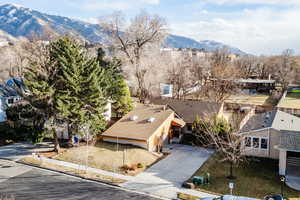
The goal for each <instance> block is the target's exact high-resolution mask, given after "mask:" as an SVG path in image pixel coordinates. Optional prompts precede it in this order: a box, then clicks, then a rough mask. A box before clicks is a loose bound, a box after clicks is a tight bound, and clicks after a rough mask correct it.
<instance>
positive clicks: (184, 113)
mask: <svg viewBox="0 0 300 200" xmlns="http://www.w3.org/2000/svg"><path fill="white" fill-rule="evenodd" d="M151 102H152V103H153V104H160V105H166V106H168V107H169V108H170V109H172V110H174V112H175V113H176V115H177V116H179V117H180V118H181V119H183V120H184V121H185V123H186V125H185V126H184V127H183V128H182V130H181V132H182V133H183V134H189V133H192V124H193V122H194V120H195V118H196V117H197V116H198V117H200V118H204V117H212V116H219V117H221V116H223V107H224V106H223V104H221V103H215V102H208V101H199V100H180V99H153V100H152V101H151Z"/></svg>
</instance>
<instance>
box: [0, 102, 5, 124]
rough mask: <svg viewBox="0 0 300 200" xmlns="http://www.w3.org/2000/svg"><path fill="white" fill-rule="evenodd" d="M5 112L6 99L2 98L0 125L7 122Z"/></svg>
mask: <svg viewBox="0 0 300 200" xmlns="http://www.w3.org/2000/svg"><path fill="white" fill-rule="evenodd" d="M5 110H6V104H5V98H3V97H0V123H1V122H5V121H6V120H7V118H6V112H5Z"/></svg>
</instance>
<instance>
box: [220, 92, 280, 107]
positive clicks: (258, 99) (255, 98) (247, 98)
mask: <svg viewBox="0 0 300 200" xmlns="http://www.w3.org/2000/svg"><path fill="white" fill-rule="evenodd" d="M225 102H226V103H237V104H251V105H258V106H273V105H274V104H276V103H277V102H276V101H275V100H274V99H272V97H271V96H270V95H264V94H257V95H245V94H240V95H238V94H237V95H231V96H230V97H228V98H227V99H226V100H225Z"/></svg>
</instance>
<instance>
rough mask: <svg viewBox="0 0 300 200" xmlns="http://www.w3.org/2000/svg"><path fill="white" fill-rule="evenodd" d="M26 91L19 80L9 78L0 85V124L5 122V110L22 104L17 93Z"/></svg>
mask: <svg viewBox="0 0 300 200" xmlns="http://www.w3.org/2000/svg"><path fill="white" fill-rule="evenodd" d="M26 92H27V90H26V88H25V85H24V83H23V81H22V80H21V79H19V78H11V79H9V80H7V81H6V82H5V84H3V85H1V84H0V99H1V100H0V122H5V121H6V120H7V119H6V108H7V107H9V106H13V105H16V104H18V103H20V102H22V100H23V99H22V97H21V96H20V95H19V93H26Z"/></svg>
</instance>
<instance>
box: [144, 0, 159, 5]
mask: <svg viewBox="0 0 300 200" xmlns="http://www.w3.org/2000/svg"><path fill="white" fill-rule="evenodd" d="M142 2H144V3H146V4H153V5H158V4H159V3H160V0H142Z"/></svg>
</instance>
